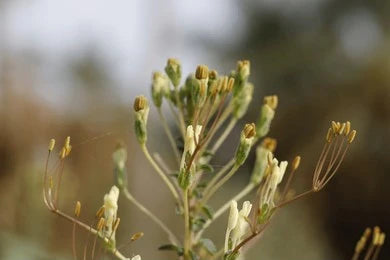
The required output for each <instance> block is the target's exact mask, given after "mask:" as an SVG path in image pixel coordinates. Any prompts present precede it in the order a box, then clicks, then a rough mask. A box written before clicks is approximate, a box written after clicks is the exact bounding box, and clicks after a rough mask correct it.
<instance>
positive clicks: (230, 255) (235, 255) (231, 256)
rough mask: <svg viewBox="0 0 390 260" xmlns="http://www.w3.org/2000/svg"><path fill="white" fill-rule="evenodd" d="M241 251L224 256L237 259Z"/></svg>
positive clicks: (229, 259) (232, 259) (230, 259)
mask: <svg viewBox="0 0 390 260" xmlns="http://www.w3.org/2000/svg"><path fill="white" fill-rule="evenodd" d="M239 255H240V253H238V252H237V253H230V254H227V255H225V256H224V259H225V260H236V259H237V257H238V256H239Z"/></svg>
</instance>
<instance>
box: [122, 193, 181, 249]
mask: <svg viewBox="0 0 390 260" xmlns="http://www.w3.org/2000/svg"><path fill="white" fill-rule="evenodd" d="M123 193H124V195H125V197H126V198H127V199H128V200H129V201H130V202H131V203H133V204H134V205H135V206H136V207H137V208H138V209H139V210H141V211H142V212H143V213H144V214H145V215H146V216H148V217H149V218H150V219H151V220H153V221H154V222H155V223H156V224H157V225H158V226H160V227H161V229H162V230H164V231H165V233H167V235H168V238H169V240H170V241H171V243H173V244H175V245H179V240H178V239H177V238H176V236H175V235H174V234H173V232H172V231H171V230H170V229H169V228H168V227H167V226H166V225H165V224H164V223H163V222H162V221H161V220H160V219H159V218H158V217H157V216H155V215H154V214H153V213H152V212H150V211H149V210H148V209H147V208H145V207H144V206H143V205H142V204H141V203H140V202H138V201H137V200H136V199H135V198H134V197H133V196H132V195H131V193H130V192H129V191H128V189H127V188H125V189H123Z"/></svg>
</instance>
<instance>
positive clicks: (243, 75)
mask: <svg viewBox="0 0 390 260" xmlns="http://www.w3.org/2000/svg"><path fill="white" fill-rule="evenodd" d="M250 72H251V64H250V61H249V60H243V61H238V62H237V73H238V75H239V77H240V80H241V81H246V80H247V79H248V77H249V75H250Z"/></svg>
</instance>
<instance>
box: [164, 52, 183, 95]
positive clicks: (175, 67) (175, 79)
mask: <svg viewBox="0 0 390 260" xmlns="http://www.w3.org/2000/svg"><path fill="white" fill-rule="evenodd" d="M165 72H166V73H167V75H168V77H169V79H170V80H171V82H172V84H173V86H174V87H175V88H177V87H178V86H179V84H180V79H181V65H180V62H179V61H178V60H176V59H172V58H171V59H168V62H167V65H166V67H165Z"/></svg>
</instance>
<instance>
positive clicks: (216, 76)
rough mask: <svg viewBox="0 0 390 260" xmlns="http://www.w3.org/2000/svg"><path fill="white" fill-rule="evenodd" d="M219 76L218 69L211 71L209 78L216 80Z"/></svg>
mask: <svg viewBox="0 0 390 260" xmlns="http://www.w3.org/2000/svg"><path fill="white" fill-rule="evenodd" d="M217 78H218V72H217V71H216V70H210V71H209V79H210V80H216V79H217Z"/></svg>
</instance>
